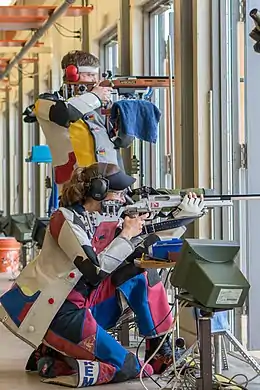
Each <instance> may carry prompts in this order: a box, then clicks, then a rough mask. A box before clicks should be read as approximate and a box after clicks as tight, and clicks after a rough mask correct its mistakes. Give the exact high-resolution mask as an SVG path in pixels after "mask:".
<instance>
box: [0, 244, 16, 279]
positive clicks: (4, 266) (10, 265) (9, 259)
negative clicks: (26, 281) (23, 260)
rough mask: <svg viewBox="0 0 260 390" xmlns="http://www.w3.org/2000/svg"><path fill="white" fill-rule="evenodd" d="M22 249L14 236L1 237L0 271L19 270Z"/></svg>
mask: <svg viewBox="0 0 260 390" xmlns="http://www.w3.org/2000/svg"><path fill="white" fill-rule="evenodd" d="M20 249H21V244H20V243H19V242H18V241H16V239H15V238H14V237H0V273H3V272H10V271H16V270H18V267H19V258H20Z"/></svg>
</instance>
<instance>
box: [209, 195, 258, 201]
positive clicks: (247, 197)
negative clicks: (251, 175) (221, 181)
mask: <svg viewBox="0 0 260 390" xmlns="http://www.w3.org/2000/svg"><path fill="white" fill-rule="evenodd" d="M258 199H259V200H260V194H221V195H205V200H209V201H211V200H212V201H213V200H258Z"/></svg>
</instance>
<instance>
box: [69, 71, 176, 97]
mask: <svg viewBox="0 0 260 390" xmlns="http://www.w3.org/2000/svg"><path fill="white" fill-rule="evenodd" d="M105 75H106V78H105V79H104V80H103V81H101V82H100V83H99V84H98V85H99V86H100V87H110V88H113V89H114V90H116V91H117V93H118V95H120V96H122V95H123V96H126V97H129V96H133V95H135V94H138V96H139V97H140V96H141V95H142V94H144V91H145V90H147V88H169V86H170V81H169V78H168V77H164V76H114V77H113V76H112V74H111V72H109V71H108V75H107V74H105ZM95 85H96V83H93V82H81V81H76V82H70V81H66V82H64V83H63V87H62V88H63V96H64V97H65V99H68V97H70V96H77V95H82V94H84V93H86V92H91V90H92V89H93V88H94V87H95ZM172 85H174V77H173V78H172Z"/></svg>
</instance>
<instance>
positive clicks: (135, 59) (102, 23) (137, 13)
mask: <svg viewBox="0 0 260 390" xmlns="http://www.w3.org/2000/svg"><path fill="white" fill-rule="evenodd" d="M23 3H25V4H26V5H32V4H35V0H26V1H25V2H23ZM60 3H61V2H60V0H59V1H58V0H57V1H54V0H46V1H38V2H37V5H40V4H44V5H54V4H56V5H59V4H60ZM144 3H145V1H142V0H132V3H131V24H132V25H131V30H132V42H131V45H132V49H133V52H134V53H135V55H132V59H131V62H132V71H133V73H135V74H138V73H139V74H142V50H143V48H142V40H141V39H140V35H141V34H142V12H141V8H140V4H144ZM92 4H93V6H94V10H93V11H92V12H91V14H90V15H89V31H90V34H89V42H90V51H91V52H92V53H93V54H95V55H99V41H100V39H101V38H104V37H105V36H106V35H107V34H108V33H109V32H110V31H111V30H113V29H115V28H118V29H119V25H120V23H119V22H120V1H119V0H112V1H108V0H93V1H92ZM75 5H81V0H77V2H76V3H75ZM58 23H59V24H61V25H63V26H65V27H66V28H67V29H70V30H79V29H82V20H81V17H77V18H73V17H62V18H60V19H59V20H58ZM58 28H59V29H60V31H61V32H62V33H63V34H64V35H72V34H71V33H69V32H68V31H66V30H64V29H62V28H61V27H59V26H58ZM29 35H30V33H28V31H26V32H21V31H20V32H18V33H17V34H16V37H15V39H27V38H28V36H29ZM40 41H42V42H44V45H45V46H46V47H51V54H40V55H39V78H40V92H45V91H46V89H47V86H46V82H45V81H44V80H45V79H46V74H47V73H48V72H49V69H51V70H52V87H53V89H59V87H60V85H61V81H62V71H61V68H60V62H61V59H62V57H63V55H64V54H66V53H67V52H68V51H70V50H77V49H81V45H82V42H81V41H80V40H79V39H74V38H66V37H64V36H61V35H60V34H59V32H58V31H57V29H56V28H55V27H52V28H50V29H49V30H48V31H47V32H46V33H45V35H44V37H43V38H42V39H41V40H40ZM120 44H121V42H119V45H120ZM26 57H28V55H27V56H26ZM23 71H24V80H23V91H24V108H25V107H26V105H27V104H28V94H29V93H31V92H32V90H33V88H34V84H33V79H32V78H29V77H28V73H29V74H33V71H34V69H33V64H26V65H24V68H23ZM10 81H11V84H12V85H13V87H12V90H11V92H10V101H11V102H12V106H13V104H14V103H16V102H17V100H18V87H17V86H15V84H17V69H15V68H14V69H13V71H12V72H11V76H10ZM0 86H1V85H0ZM4 106H5V105H4V104H3V105H0V123H1V122H2V120H3V110H4ZM12 112H13V114H14V115H16V113H15V111H12ZM15 123H17V121H11V127H12V126H15ZM11 134H14V129H12V128H11ZM28 142H29V139H28V125H26V124H24V150H23V155H24V159H25V158H26V157H27V156H28V152H29V150H28ZM40 142H41V144H44V143H45V138H44V136H43V133H42V132H41V136H40ZM13 149H14V148H13V146H11V156H10V160H11V164H12V166H11V169H13V161H14V159H15V155H14V150H13ZM0 156H1V153H0ZM28 168H29V167H28V164H27V163H25V162H24V194H23V196H24V210H25V211H26V210H28V204H29V200H28V199H29V198H28V194H29V190H30V189H29V187H28V186H29V184H28V179H29V176H28V173H29V169H28ZM11 173H12V170H11ZM2 176H3V175H2ZM44 177H45V166H42V167H41V178H40V179H41V196H42V201H41V213H44V211H45V203H46V202H45V191H44ZM1 183H3V180H2V178H1V175H0V185H1ZM3 195H4V194H3ZM11 196H12V201H11V208H12V204H14V198H15V196H16V194H15V182H14V181H13V179H12V175H11ZM2 204H3V200H2V199H0V205H2ZM13 211H15V210H13Z"/></svg>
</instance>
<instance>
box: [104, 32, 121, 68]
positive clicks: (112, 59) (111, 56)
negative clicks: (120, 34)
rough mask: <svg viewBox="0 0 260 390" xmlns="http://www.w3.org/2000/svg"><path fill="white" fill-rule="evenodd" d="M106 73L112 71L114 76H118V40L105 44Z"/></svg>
mask: <svg viewBox="0 0 260 390" xmlns="http://www.w3.org/2000/svg"><path fill="white" fill-rule="evenodd" d="M103 52H104V61H103V62H104V69H103V70H104V71H107V70H110V71H111V72H112V74H113V75H116V74H118V67H119V64H118V42H117V40H116V39H112V40H111V41H109V42H107V43H105V44H104V50H103Z"/></svg>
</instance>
